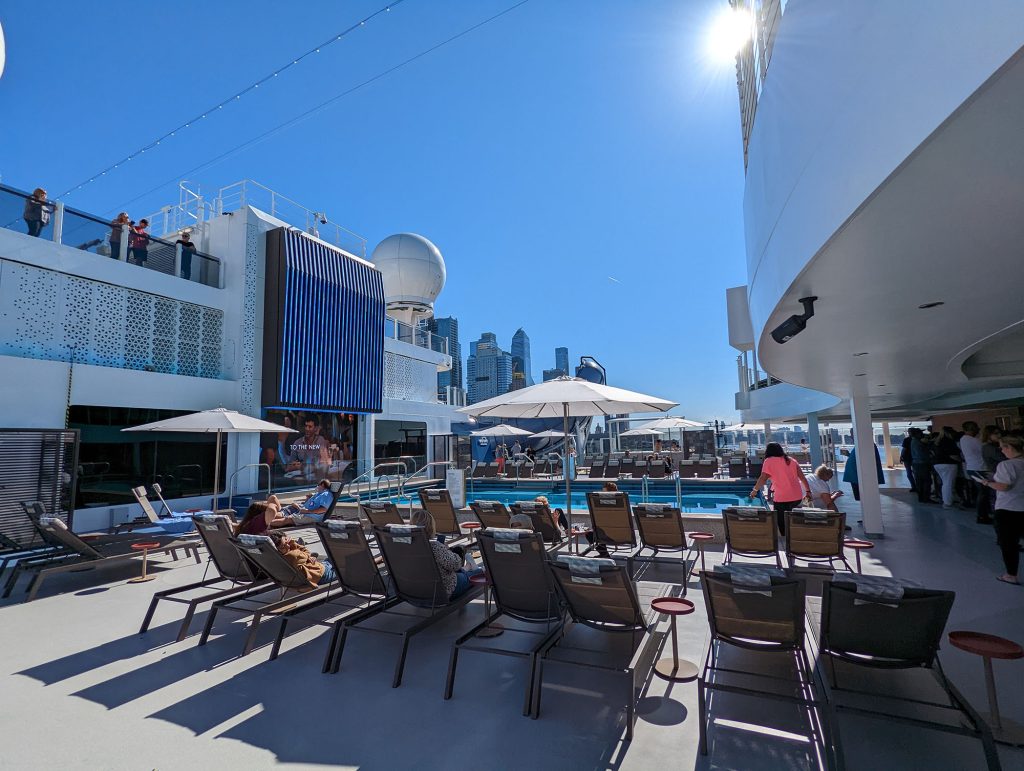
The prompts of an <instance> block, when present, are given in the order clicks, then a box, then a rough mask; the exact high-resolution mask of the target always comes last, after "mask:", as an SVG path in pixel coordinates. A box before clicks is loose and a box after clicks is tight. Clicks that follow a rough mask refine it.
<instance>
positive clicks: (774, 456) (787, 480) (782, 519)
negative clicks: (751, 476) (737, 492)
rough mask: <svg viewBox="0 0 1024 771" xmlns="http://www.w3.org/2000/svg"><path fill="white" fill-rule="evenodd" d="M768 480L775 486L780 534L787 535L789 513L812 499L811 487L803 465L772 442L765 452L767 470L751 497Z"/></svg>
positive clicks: (758, 480) (755, 484)
mask: <svg viewBox="0 0 1024 771" xmlns="http://www.w3.org/2000/svg"><path fill="white" fill-rule="evenodd" d="M768 480H771V483H772V493H773V495H774V503H775V517H776V519H777V520H778V523H779V531H780V532H781V533H782V534H783V535H785V534H786V512H787V511H792V510H793V509H795V508H796V507H797V506H799V505H800V504H801V503H803V501H804V499H810V497H811V487H810V485H808V484H807V478H806V477H805V476H804V472H803V471H802V470H801V469H800V464H799V463H797V462H796V461H795V460H793V459H792V458H790V457H789V456H788V455H786V451H785V450H783V449H782V445H781V444H779V443H778V442H769V443H768V446H767V447H765V448H764V466H763V467H762V470H761V476H759V477H758V478H757V482H755V483H754V489H753V490H751V491H750V497H751V498H756V497H757V493H758V491H760V489H761V486H762V485H764V483H765V482H767V481H768Z"/></svg>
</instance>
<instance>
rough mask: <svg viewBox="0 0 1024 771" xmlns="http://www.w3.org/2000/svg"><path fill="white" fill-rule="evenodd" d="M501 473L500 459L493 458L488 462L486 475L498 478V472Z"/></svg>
mask: <svg viewBox="0 0 1024 771" xmlns="http://www.w3.org/2000/svg"><path fill="white" fill-rule="evenodd" d="M500 473H501V464H500V463H498V461H496V460H492V461H491V462H490V463H488V464H487V467H486V468H485V469H484V477H486V478H487V479H497V478H498V474H500Z"/></svg>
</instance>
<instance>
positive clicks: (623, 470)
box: [619, 458, 638, 477]
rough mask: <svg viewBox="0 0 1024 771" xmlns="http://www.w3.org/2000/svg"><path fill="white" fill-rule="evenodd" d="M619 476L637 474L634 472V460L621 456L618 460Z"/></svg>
mask: <svg viewBox="0 0 1024 771" xmlns="http://www.w3.org/2000/svg"><path fill="white" fill-rule="evenodd" d="M619 476H630V477H633V476H638V474H637V473H636V461H635V460H633V459H632V458H623V459H622V460H621V461H619Z"/></svg>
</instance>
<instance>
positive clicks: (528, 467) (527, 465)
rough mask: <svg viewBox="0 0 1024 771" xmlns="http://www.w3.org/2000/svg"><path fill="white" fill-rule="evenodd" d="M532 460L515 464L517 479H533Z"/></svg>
mask: <svg viewBox="0 0 1024 771" xmlns="http://www.w3.org/2000/svg"><path fill="white" fill-rule="evenodd" d="M533 466H534V464H533V461H523V462H521V463H518V464H516V476H517V478H519V479H533Z"/></svg>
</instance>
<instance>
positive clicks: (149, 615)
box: [139, 595, 160, 634]
mask: <svg viewBox="0 0 1024 771" xmlns="http://www.w3.org/2000/svg"><path fill="white" fill-rule="evenodd" d="M158 602H160V598H159V597H157V596H156V595H153V600H152V602H150V603H149V610H147V611H146V617H145V618H144V619H142V626H141V627H140V628H139V634H143V633H145V631H146V630H147V629H149V622H150V621H152V620H153V614H154V613H155V612H156V604H157V603H158Z"/></svg>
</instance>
